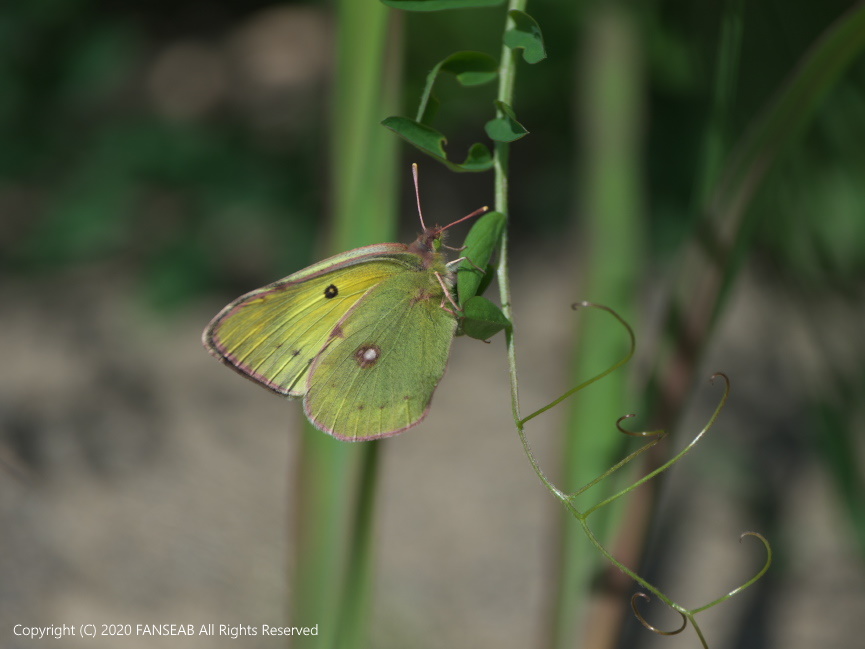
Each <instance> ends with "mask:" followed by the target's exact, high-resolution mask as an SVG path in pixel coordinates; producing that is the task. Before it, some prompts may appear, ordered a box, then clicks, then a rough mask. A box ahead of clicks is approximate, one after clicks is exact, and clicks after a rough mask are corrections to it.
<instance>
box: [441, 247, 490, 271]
mask: <svg viewBox="0 0 865 649" xmlns="http://www.w3.org/2000/svg"><path fill="white" fill-rule="evenodd" d="M460 250H465V247H463V248H460ZM461 261H467V262H469V263H470V264H471V265H472V266H473V267H474V269H475V270H479V271H481V274H484V275H485V274H486V272H487V271H485V270H484V269H483V268H481V267H480V266H478V265H477V264H476V263H475V262H473V261H472V260H471V259H469V258H468V257H460V258H459V259H454V260H453V261H449V262H448V263H446V264H445V266H450V265H451V264H458V263H459V262H461Z"/></svg>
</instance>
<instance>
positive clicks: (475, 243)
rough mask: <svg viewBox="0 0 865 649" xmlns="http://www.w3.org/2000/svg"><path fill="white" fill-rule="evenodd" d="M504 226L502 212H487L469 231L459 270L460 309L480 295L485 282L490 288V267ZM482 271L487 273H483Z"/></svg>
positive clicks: (504, 220) (458, 291) (458, 292)
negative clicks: (463, 257) (482, 269)
mask: <svg viewBox="0 0 865 649" xmlns="http://www.w3.org/2000/svg"><path fill="white" fill-rule="evenodd" d="M505 222H506V219H505V215H504V214H502V213H501V212H488V213H486V214H484V215H483V216H482V217H481V218H480V219H478V220H477V221H476V222H475V224H474V225H473V226H472V229H471V230H469V233H468V235H467V236H466V240H465V243H464V245H465V250H464V251H463V255H464V256H465V259H463V260H462V262H461V263H460V265H459V267H458V268H457V295H459V303H460V306H462V305H464V304H465V303H466V302H468V300H469V299H471V298H472V297H474V296H475V295H479V294H480V293H481V292H482V291H481V285H482V284H483V283H484V282H485V281H486V284H487V285H489V282H490V281H492V276H491V274H490V273H491V267H490V265H489V263H490V259H491V258H492V256H493V253H494V252H495V250H496V248H497V247H498V245H499V241H500V240H501V236H502V230H504V227H505ZM481 268H484V269H486V270H485V271H484V272H481V270H480V269H481ZM483 288H486V287H483Z"/></svg>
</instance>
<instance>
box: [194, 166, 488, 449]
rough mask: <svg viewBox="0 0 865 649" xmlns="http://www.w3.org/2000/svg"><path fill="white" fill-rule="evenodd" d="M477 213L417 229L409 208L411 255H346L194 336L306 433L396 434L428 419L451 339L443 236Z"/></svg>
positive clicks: (237, 303) (273, 287)
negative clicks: (297, 402)
mask: <svg viewBox="0 0 865 649" xmlns="http://www.w3.org/2000/svg"><path fill="white" fill-rule="evenodd" d="M412 167H413V172H414V179H415V192H416V194H417V167H416V165H413V166H412ZM486 210H487V208H486V207H484V208H481V209H479V210H476V211H475V212H473V213H472V214H469V215H468V216H466V217H464V218H462V219H459V220H458V221H455V222H454V223H451V224H450V225H448V226H445V227H435V228H427V227H426V226H425V225H424V222H423V215H422V214H420V200H418V213H419V215H420V221H421V227H422V228H423V232H422V233H421V234H420V236H419V237H418V238H417V240H416V241H415V242H414V243H412V244H410V245H406V244H401V243H380V244H376V245H372V246H365V247H363V248H356V249H354V250H349V251H348V252H343V253H340V254H338V255H335V256H333V257H329V258H328V259H325V260H323V261H320V262H318V263H316V264H313V265H312V266H309V267H308V268H304V269H303V270H301V271H298V272H296V273H294V274H293V275H289V276H288V277H285V278H283V279H281V280H279V281H276V282H274V283H272V284H268V285H267V286H265V287H263V288H260V289H257V290H255V291H252V292H250V293H247V294H246V295H242V296H241V297H239V298H237V299H236V300H234V301H233V302H231V303H230V304H228V305H227V306H226V307H225V308H224V309H222V311H220V312H219V313H218V314H217V315H216V317H215V318H213V320H212V321H211V322H210V324H209V325H208V326H207V328H206V329H205V330H204V334H203V337H202V339H203V343H204V346H205V347H206V348H207V350H208V351H209V352H210V353H211V354H212V355H213V356H215V357H216V358H218V359H219V360H220V361H222V362H223V363H225V364H226V365H228V366H230V367H231V368H233V369H234V370H236V371H238V372H239V373H241V374H243V375H244V376H246V377H247V378H250V379H252V380H253V381H256V382H257V383H260V384H261V385H263V386H265V387H266V388H269V389H271V390H273V391H274V392H277V393H279V394H283V395H285V396H287V397H297V398H300V397H302V398H303V409H304V412H305V414H306V416H307V417H308V418H309V420H310V421H311V422H312V424H313V425H314V426H315V427H316V428H319V429H320V430H323V431H324V432H326V433H329V434H330V435H333V436H334V437H337V438H339V439H343V440H350V441H360V440H370V439H376V438H379V437H388V436H390V435H396V434H397V433H401V432H402V431H404V430H406V429H408V428H411V427H412V426H415V425H417V424H418V423H420V421H421V420H422V419H423V418H424V417H425V416H426V414H427V412H429V407H430V401H431V399H432V395H433V392H434V391H435V389H436V386H437V385H438V382H439V381H440V380H441V378H442V375H443V374H444V371H445V367H446V365H447V360H448V356H449V354H450V346H451V341H452V340H453V337H454V334H455V332H456V328H457V321H458V317H457V306H456V304H455V303H454V301H453V298H452V296H451V289H452V287H453V281H454V273H453V271H452V270H451V269H450V265H452V264H453V263H455V262H449V263H448V262H446V260H445V255H444V253H443V252H442V251H441V248H442V246H443V236H444V232H445V230H446V229H447V228H449V227H451V226H452V225H455V224H456V223H460V222H461V221H464V220H466V219H469V218H472V217H474V216H477V215H478V214H481V213H483V212H485V211H486ZM457 261H459V260H457Z"/></svg>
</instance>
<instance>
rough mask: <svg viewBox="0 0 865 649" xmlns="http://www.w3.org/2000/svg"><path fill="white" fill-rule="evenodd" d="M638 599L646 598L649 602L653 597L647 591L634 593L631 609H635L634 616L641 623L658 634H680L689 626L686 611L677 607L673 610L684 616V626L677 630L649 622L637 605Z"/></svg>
mask: <svg viewBox="0 0 865 649" xmlns="http://www.w3.org/2000/svg"><path fill="white" fill-rule="evenodd" d="M638 599H643V600H646V601H647V602H651V601H652V598H651V597H649V596H648V595H646V593H640V592H638V593H634V595H633V596H632V597H631V609H632V610H633V611H634V617H636V618H637V619H638V620H639V621H640V624H642V625H643V626H644V627H646V628H647V629H648V630H649V631H651V632H652V633H657V634H658V635H678V634H680V633H681V632H682V631H684V630H685V629H686V628H687V627H688V616H687V615H685V614H684V613H682V611H679V610H677V609H675V608H674V609H673V610H674V611H676V613H678V614H679V615H681V616H682V626H680V627H679V628H678V629H676V630H675V631H664V630H663V629H659V628H658V627H656V626H653V625H651V624H649V622H648V620H646V618H644V617H643V614H642V613H640V610H639V608H638V607H637V600H638Z"/></svg>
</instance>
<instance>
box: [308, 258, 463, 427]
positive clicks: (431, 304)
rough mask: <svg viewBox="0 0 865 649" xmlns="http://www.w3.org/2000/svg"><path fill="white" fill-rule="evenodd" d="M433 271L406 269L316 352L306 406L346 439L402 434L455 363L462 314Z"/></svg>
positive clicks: (363, 303)
mask: <svg viewBox="0 0 865 649" xmlns="http://www.w3.org/2000/svg"><path fill="white" fill-rule="evenodd" d="M443 295H444V291H443V289H442V287H441V286H440V285H439V283H438V280H437V279H436V278H435V275H434V273H432V272H430V271H423V270H420V271H408V272H400V273H397V274H395V275H393V276H392V277H389V278H387V279H385V280H383V281H382V282H381V283H380V284H379V285H378V286H376V287H375V288H373V289H371V290H370V291H369V292H368V293H366V294H365V295H364V296H363V297H362V299H360V300H359V301H358V302H357V303H356V304H355V306H354V307H353V308H352V309H351V310H350V311H348V312H347V313H346V314H345V316H344V317H343V318H342V319H341V320H340V321H339V323H338V324H337V325H336V327H334V330H333V331H332V332H331V335H330V336H329V338H328V340H327V342H326V344H325V346H324V349H323V350H322V351H321V353H320V354H319V355H318V356H317V357H316V358H315V360H314V361H313V363H312V367H311V368H310V373H309V376H308V378H307V383H308V387H307V390H306V395H305V397H304V410H305V412H306V415H307V417H308V418H309V420H310V421H311V422H312V423H313V424H314V425H315V426H316V427H317V428H320V429H321V430H323V431H325V432H326V433H330V434H331V435H333V436H335V437H338V438H340V439H344V440H354V441H359V440H367V439H375V438H378V437H387V436H389V435H395V434H397V433H400V432H402V431H404V430H406V429H407V428H410V427H412V426H414V425H415V424H417V423H419V422H420V421H421V420H422V419H423V418H424V417H425V416H426V414H427V411H428V410H429V406H430V401H431V399H432V394H433V392H434V391H435V388H436V385H438V382H439V380H441V377H442V375H443V374H444V371H445V367H446V365H447V359H448V355H449V352H450V346H451V342H452V340H453V336H454V333H455V330H456V326H457V320H456V317H455V316H454V315H453V314H452V313H450V312H448V311H446V310H445V309H443V308H442V306H441V305H442V297H443Z"/></svg>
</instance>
